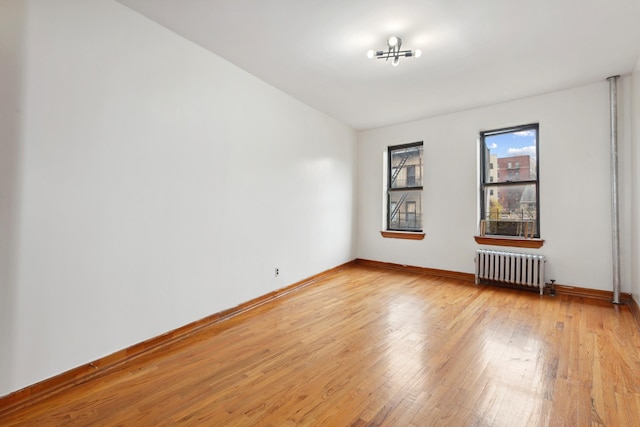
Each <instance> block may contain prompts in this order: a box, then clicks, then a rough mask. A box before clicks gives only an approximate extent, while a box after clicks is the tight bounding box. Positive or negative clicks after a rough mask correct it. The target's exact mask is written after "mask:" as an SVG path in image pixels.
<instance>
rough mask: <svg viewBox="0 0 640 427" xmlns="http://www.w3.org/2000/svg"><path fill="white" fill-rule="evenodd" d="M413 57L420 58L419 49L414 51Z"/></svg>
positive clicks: (420, 52)
mask: <svg viewBox="0 0 640 427" xmlns="http://www.w3.org/2000/svg"><path fill="white" fill-rule="evenodd" d="M413 56H415V57H416V58H420V57H421V56H422V51H421V50H420V49H416V51H415V53H414V54H413Z"/></svg>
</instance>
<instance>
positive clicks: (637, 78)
mask: <svg viewBox="0 0 640 427" xmlns="http://www.w3.org/2000/svg"><path fill="white" fill-rule="evenodd" d="M631 104H632V106H631V117H632V119H631V126H630V127H631V141H632V143H631V144H632V147H631V156H630V158H631V164H632V168H631V182H632V185H631V187H632V188H631V227H630V228H631V232H630V233H629V235H630V237H631V256H630V265H631V292H632V294H633V298H634V299H635V301H636V302H637V303H639V304H640V261H639V260H640V171H638V168H640V58H638V62H637V63H636V66H635V69H634V71H633V75H632V79H631Z"/></svg>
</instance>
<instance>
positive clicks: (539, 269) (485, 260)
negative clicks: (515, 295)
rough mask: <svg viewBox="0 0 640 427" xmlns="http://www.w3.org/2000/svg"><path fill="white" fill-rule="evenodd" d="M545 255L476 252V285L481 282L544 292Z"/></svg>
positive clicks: (480, 250)
mask: <svg viewBox="0 0 640 427" xmlns="http://www.w3.org/2000/svg"><path fill="white" fill-rule="evenodd" d="M545 261H546V259H545V257H544V255H531V254H519V253H514V252H499V251H487V250H484V249H479V250H477V251H476V285H477V284H479V283H480V280H482V279H484V280H492V281H496V282H503V283H510V284H514V285H524V286H532V287H536V288H540V295H542V294H543V292H544V263H545Z"/></svg>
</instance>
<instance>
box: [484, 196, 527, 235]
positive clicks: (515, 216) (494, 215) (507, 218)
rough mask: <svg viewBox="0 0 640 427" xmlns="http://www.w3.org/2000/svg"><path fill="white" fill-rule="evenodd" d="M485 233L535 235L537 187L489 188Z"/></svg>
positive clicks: (485, 214) (486, 198) (485, 213)
mask: <svg viewBox="0 0 640 427" xmlns="http://www.w3.org/2000/svg"><path fill="white" fill-rule="evenodd" d="M484 200H485V201H486V203H485V212H484V218H485V220H486V226H485V233H486V234H492V235H502V236H525V235H526V234H529V235H536V234H537V230H536V224H537V218H536V212H537V209H536V185H535V184H528V185H505V186H491V187H486V188H485V191H484Z"/></svg>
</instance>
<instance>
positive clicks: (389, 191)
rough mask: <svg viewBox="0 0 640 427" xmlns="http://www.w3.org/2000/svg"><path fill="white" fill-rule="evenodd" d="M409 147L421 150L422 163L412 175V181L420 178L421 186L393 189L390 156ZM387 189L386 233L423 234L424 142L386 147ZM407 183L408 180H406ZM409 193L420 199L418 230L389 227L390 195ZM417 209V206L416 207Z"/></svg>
mask: <svg viewBox="0 0 640 427" xmlns="http://www.w3.org/2000/svg"><path fill="white" fill-rule="evenodd" d="M411 147H420V148H421V151H422V152H421V157H422V161H421V164H420V168H421V170H420V171H415V169H414V171H415V172H417V173H415V174H414V175H413V177H414V179H415V177H416V176H418V174H419V176H420V183H421V185H412V186H408V185H405V186H404V187H393V181H392V179H393V173H394V169H395V168H394V167H392V158H393V156H392V154H393V152H394V151H397V150H404V149H406V148H411ZM414 166H415V165H414ZM386 170H387V188H386V198H387V200H386V231H387V232H395V233H416V234H420V233H423V229H424V228H423V227H422V216H423V215H422V214H423V209H422V201H423V200H422V195H423V189H424V182H423V179H424V141H417V142H411V143H408V144H400V145H390V146H388V147H387V167H386ZM407 181H408V180H407ZM409 191H415V192H419V194H420V197H419V200H420V228H399V227H392V226H391V214H392V210H391V204H392V202H391V198H392V194H393V193H398V192H409ZM404 209H405V210H406V209H407V206H406V205H405V207H404ZM416 209H417V206H416ZM414 215H415V216H416V219H417V211H416V212H415V213H414ZM383 236H384V237H390V236H389V235H387V236H385V235H384V233H383Z"/></svg>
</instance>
